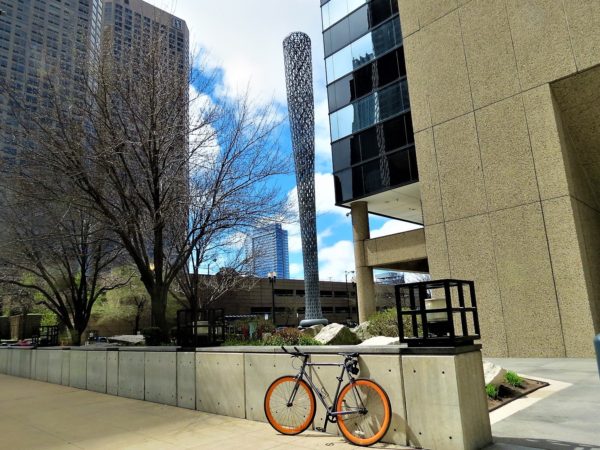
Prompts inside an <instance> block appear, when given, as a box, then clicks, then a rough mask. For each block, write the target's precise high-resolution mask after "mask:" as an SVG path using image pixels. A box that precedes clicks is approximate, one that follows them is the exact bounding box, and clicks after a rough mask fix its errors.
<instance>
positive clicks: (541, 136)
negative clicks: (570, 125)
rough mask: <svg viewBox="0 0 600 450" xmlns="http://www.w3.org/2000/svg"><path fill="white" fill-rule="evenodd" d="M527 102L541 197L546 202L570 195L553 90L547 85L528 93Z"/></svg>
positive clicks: (525, 101) (530, 137)
mask: <svg viewBox="0 0 600 450" xmlns="http://www.w3.org/2000/svg"><path fill="white" fill-rule="evenodd" d="M523 101H524V104H525V114H526V116H527V127H528V129H529V139H530V142H531V150H532V152H533V160H534V163H535V172H536V176H537V182H538V186H539V190H540V197H541V198H542V200H543V199H547V198H554V197H559V196H561V195H566V194H567V193H568V192H569V185H568V183H567V172H566V168H565V161H564V159H563V145H564V144H563V142H561V137H560V135H559V130H558V126H559V125H558V124H557V120H560V118H559V117H557V115H556V114H557V111H555V107H554V100H553V98H552V92H551V91H550V86H549V85H548V84H544V85H542V86H540V87H537V88H535V89H532V90H530V91H527V92H525V93H524V94H523ZM565 150H566V149H565Z"/></svg>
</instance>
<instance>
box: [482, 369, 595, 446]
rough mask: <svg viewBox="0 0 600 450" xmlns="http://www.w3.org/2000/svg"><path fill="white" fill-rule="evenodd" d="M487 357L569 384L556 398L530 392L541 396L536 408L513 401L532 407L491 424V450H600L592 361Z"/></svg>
mask: <svg viewBox="0 0 600 450" xmlns="http://www.w3.org/2000/svg"><path fill="white" fill-rule="evenodd" d="M486 359H488V360H490V361H492V362H493V363H494V364H497V365H499V366H501V367H504V368H506V369H509V370H514V371H515V372H517V373H519V374H523V375H529V376H531V377H534V378H535V377H538V378H544V379H550V380H556V381H559V382H561V383H566V384H565V385H564V386H561V388H562V389H560V390H558V391H557V392H554V393H552V395H547V396H546V395H545V393H544V392H543V391H544V390H540V391H537V392H536V393H533V394H531V396H530V397H533V398H534V399H535V398H536V397H538V398H539V397H541V398H540V399H539V401H537V402H535V403H533V404H531V403H532V402H531V401H529V400H528V399H523V400H517V401H516V402H513V403H515V404H518V403H519V402H521V403H524V404H527V405H529V406H527V407H526V408H525V409H523V410H521V411H518V412H516V413H514V414H512V415H510V416H509V417H507V418H505V419H503V420H500V421H498V422H496V423H494V424H493V425H492V434H493V436H494V442H495V443H496V444H495V445H493V446H491V447H488V449H487V450H492V449H493V450H500V449H502V450H504V449H506V450H508V449H510V450H519V449H532V448H533V449H547V450H600V377H599V376H598V367H597V365H596V361H595V360H594V359H578V358H560V359H559V358H556V359H550V358H548V359H541V358H540V359H538V358H532V359H521V358H486ZM550 388H551V389H552V388H553V386H550ZM545 389H548V388H545ZM511 405H512V404H509V405H507V406H504V407H503V408H500V410H498V411H501V410H502V409H504V408H508V407H510V406H511Z"/></svg>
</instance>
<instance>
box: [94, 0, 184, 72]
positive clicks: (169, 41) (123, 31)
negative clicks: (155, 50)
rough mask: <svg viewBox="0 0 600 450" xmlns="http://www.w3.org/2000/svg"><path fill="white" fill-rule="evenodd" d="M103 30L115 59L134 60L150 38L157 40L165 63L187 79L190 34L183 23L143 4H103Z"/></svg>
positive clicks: (116, 0) (117, 0)
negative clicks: (159, 40) (159, 41)
mask: <svg viewBox="0 0 600 450" xmlns="http://www.w3.org/2000/svg"><path fill="white" fill-rule="evenodd" d="M102 27H103V31H104V32H105V33H107V34H109V36H108V39H109V40H110V41H112V42H111V44H112V47H113V51H114V55H115V57H116V58H117V59H121V58H122V57H135V54H136V53H137V52H143V51H144V47H145V46H147V45H151V44H152V42H153V41H152V39H151V36H153V39H155V38H156V37H157V35H158V36H160V37H159V39H163V41H162V42H161V45H162V44H164V45H165V55H164V56H165V59H166V61H168V64H170V65H171V67H172V68H173V69H174V70H177V73H179V74H181V75H182V76H185V77H186V79H187V76H188V73H187V72H188V54H189V30H188V27H187V24H186V23H185V21H184V20H182V19H180V18H178V17H175V16H174V15H172V14H169V13H167V12H166V11H163V10H162V9H160V8H157V7H155V6H152V5H150V4H149V3H146V2H144V1H142V0H104V13H103V15H102ZM167 46H168V49H167ZM146 50H147V49H146Z"/></svg>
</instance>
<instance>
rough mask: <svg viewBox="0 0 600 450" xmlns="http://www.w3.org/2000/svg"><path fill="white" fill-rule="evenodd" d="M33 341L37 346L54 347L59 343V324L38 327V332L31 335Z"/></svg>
mask: <svg viewBox="0 0 600 450" xmlns="http://www.w3.org/2000/svg"><path fill="white" fill-rule="evenodd" d="M31 343H32V344H33V345H35V346H36V347H54V346H57V345H58V325H44V326H41V327H39V328H38V333H37V334H36V335H33V336H32V337H31Z"/></svg>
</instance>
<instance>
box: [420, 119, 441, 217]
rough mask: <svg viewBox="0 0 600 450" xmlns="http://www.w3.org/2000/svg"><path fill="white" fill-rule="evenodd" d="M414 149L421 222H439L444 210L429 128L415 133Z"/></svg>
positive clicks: (431, 131) (434, 151) (431, 134)
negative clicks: (421, 208)
mask: <svg viewBox="0 0 600 450" xmlns="http://www.w3.org/2000/svg"><path fill="white" fill-rule="evenodd" d="M415 151H416V153H417V166H418V169H419V185H420V187H421V205H422V207H423V223H424V224H425V225H433V224H436V223H441V222H443V221H444V211H443V209H442V196H441V193H440V176H439V172H438V162H437V156H436V150H435V145H434V142H433V130H432V129H431V128H428V129H425V130H423V131H420V132H418V133H416V134H415Z"/></svg>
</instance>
